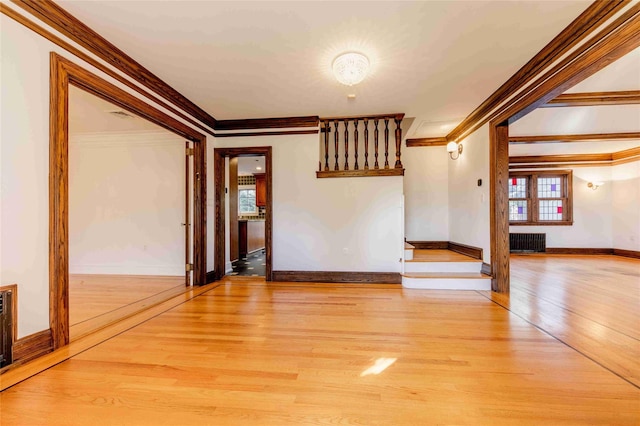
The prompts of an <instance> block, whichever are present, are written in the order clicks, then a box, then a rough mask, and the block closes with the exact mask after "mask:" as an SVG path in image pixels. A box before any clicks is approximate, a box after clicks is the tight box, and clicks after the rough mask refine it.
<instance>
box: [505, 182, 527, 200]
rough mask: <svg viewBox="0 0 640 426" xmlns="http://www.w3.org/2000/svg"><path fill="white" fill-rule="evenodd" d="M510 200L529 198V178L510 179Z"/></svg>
mask: <svg viewBox="0 0 640 426" xmlns="http://www.w3.org/2000/svg"><path fill="white" fill-rule="evenodd" d="M509 198H527V178H526V177H517V178H516V177H512V178H509Z"/></svg>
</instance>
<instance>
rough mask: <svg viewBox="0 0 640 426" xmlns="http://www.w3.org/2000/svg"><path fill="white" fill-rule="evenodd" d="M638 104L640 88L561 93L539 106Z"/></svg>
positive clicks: (639, 102)
mask: <svg viewBox="0 0 640 426" xmlns="http://www.w3.org/2000/svg"><path fill="white" fill-rule="evenodd" d="M635 104H640V90H622V91H616V92H585V93H563V94H562V95H559V96H557V97H555V98H554V99H551V100H550V101H549V102H547V103H546V104H544V105H540V106H539V108H559V107H580V106H601V105H635Z"/></svg>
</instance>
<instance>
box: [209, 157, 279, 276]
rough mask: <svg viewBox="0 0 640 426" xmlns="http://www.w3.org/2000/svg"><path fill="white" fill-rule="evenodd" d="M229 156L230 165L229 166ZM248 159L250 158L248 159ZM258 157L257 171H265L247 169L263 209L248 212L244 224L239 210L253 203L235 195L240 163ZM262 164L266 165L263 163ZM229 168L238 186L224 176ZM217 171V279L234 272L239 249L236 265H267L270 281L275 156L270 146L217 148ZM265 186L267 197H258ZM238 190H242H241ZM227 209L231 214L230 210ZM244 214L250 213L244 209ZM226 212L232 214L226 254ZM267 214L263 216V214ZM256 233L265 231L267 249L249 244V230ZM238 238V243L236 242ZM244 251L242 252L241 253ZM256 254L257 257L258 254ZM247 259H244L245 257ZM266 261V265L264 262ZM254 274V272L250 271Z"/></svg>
mask: <svg viewBox="0 0 640 426" xmlns="http://www.w3.org/2000/svg"><path fill="white" fill-rule="evenodd" d="M260 158H264V162H263V163H262V162H261V160H260ZM226 159H229V167H228V168H227V167H226V162H227V161H226ZM245 159H248V160H249V161H248V162H246V161H245ZM256 159H258V162H257V163H259V165H258V166H254V167H256V169H255V171H256V172H264V173H250V171H251V172H253V170H249V169H250V168H251V167H250V166H247V167H246V169H247V170H245V173H244V174H245V175H250V174H252V175H254V176H253V178H254V180H253V182H254V183H253V187H254V188H255V190H254V196H255V198H256V201H257V204H262V206H258V207H262V208H263V209H261V208H257V209H255V210H254V211H253V212H254V213H255V214H254V215H245V217H247V218H251V221H250V220H249V219H247V220H246V221H245V223H244V224H243V223H242V221H239V220H238V217H239V212H240V210H242V209H243V208H245V209H246V208H247V207H248V206H250V204H251V202H249V203H246V202H243V200H241V199H240V198H239V194H238V195H236V194H233V192H236V191H237V188H239V187H240V186H239V185H238V184H237V179H238V177H237V176H238V164H241V165H242V164H249V165H252V164H255V163H256V161H255V160H256ZM262 164H263V165H262ZM257 167H261V168H262V170H257ZM227 170H229V175H230V176H233V175H234V174H235V176H236V183H235V185H234V184H233V182H231V179H230V184H229V186H226V185H225V181H226V179H225V177H226V175H227ZM214 174H215V178H214V181H215V186H216V188H215V194H216V195H215V196H216V201H215V229H216V239H215V279H216V280H219V279H221V278H222V277H223V276H225V275H227V272H229V273H232V271H233V264H232V261H233V260H234V257H235V253H236V250H237V253H238V261H237V266H238V269H240V267H244V268H248V267H252V266H247V263H248V262H252V261H253V262H255V263H256V264H259V266H263V267H264V271H265V272H264V277H265V279H266V280H267V281H271V279H272V271H273V268H272V260H273V256H272V248H273V246H272V231H273V208H272V199H273V191H272V157H271V147H250V148H216V149H214ZM260 179H263V182H264V183H262V184H261V185H262V186H261V187H260V188H259V187H258V184H259V183H260V182H259V180H260ZM246 186H247V187H248V188H247V189H249V188H250V187H251V186H252V184H251V183H248V185H246ZM261 188H264V196H263V197H264V199H263V200H262V201H260V200H257V198H258V195H260V196H261V197H262V194H258V191H261V190H262V189H261ZM238 192H239V191H238ZM227 197H229V202H228V205H227V201H226V199H227ZM249 197H251V191H250V190H249ZM227 211H228V213H227ZM245 213H249V212H248V211H245ZM227 215H228V217H229V220H228V223H229V252H228V254H227V249H226V248H227V231H226V227H227ZM261 215H263V216H264V218H262V217H261ZM250 226H251V227H252V228H253V229H254V230H253V231H251V229H250V228H249V227H250ZM261 227H263V228H264V231H262V230H261ZM243 229H244V230H245V232H246V233H247V235H246V237H245V236H244V235H240V234H241V232H242V230H243ZM250 232H253V234H254V235H259V234H260V233H262V232H264V249H262V248H261V247H259V246H261V245H262V244H261V242H256V241H254V242H253V245H249V238H250V235H249V233H250ZM234 240H235V241H236V244H234V243H233V241H234ZM244 241H247V245H246V246H244V247H243V244H242V242H244ZM262 250H264V255H263V256H261V255H262ZM252 251H253V254H254V255H255V256H253V257H255V259H253V258H250V257H251V254H252ZM241 252H242V253H241ZM245 252H246V256H245V257H244V258H242V257H241V256H240V255H241V254H245ZM256 256H257V257H256ZM243 259H244V260H243ZM240 262H242V265H240ZM262 263H264V265H262ZM249 275H253V274H249Z"/></svg>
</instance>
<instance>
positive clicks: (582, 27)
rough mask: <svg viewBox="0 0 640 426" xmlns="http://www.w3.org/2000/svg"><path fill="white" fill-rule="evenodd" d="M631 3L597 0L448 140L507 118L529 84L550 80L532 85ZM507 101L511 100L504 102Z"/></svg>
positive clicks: (577, 50)
mask: <svg viewBox="0 0 640 426" xmlns="http://www.w3.org/2000/svg"><path fill="white" fill-rule="evenodd" d="M629 3H630V1H629V0H615V1H595V2H594V3H592V4H591V5H590V6H589V7H588V8H587V9H586V10H585V11H584V12H582V14H580V16H578V17H577V18H576V19H575V20H574V21H573V22H571V24H569V26H567V27H566V28H565V29H564V30H563V31H562V32H561V33H560V34H558V35H557V36H556V37H555V38H554V39H553V40H551V42H549V44H547V45H546V46H545V47H544V48H542V50H540V51H539V52H538V53H537V54H536V55H535V56H534V57H533V58H531V59H530V60H529V61H528V62H527V63H526V64H525V65H524V66H523V67H522V68H520V69H519V70H518V71H517V72H516V73H515V74H514V75H513V76H511V78H509V80H507V81H506V82H505V83H504V84H503V85H502V86H500V87H499V88H498V89H497V90H496V91H495V92H494V93H493V94H492V95H491V96H489V97H488V98H487V99H486V100H485V101H484V102H482V104H480V105H479V106H478V107H477V108H476V109H475V110H474V111H473V112H472V113H471V114H469V116H467V117H466V118H465V119H464V120H463V121H462V122H461V123H460V124H459V125H458V126H456V128H454V129H453V130H452V131H451V132H450V133H449V134H448V135H447V140H449V141H452V140H459V139H462V138H464V137H466V136H468V135H469V134H471V133H472V132H474V131H475V130H477V129H479V128H480V127H482V126H483V125H484V124H486V123H488V122H490V121H493V120H495V119H496V117H498V116H504V115H505V113H504V112H505V111H506V110H507V109H509V110H511V106H513V105H515V104H516V103H519V101H520V100H521V99H522V98H525V96H526V95H527V94H528V93H529V90H523V89H525V87H527V85H529V86H528V88H531V87H535V86H536V85H539V84H540V83H539V82H542V81H544V80H545V79H546V78H548V77H546V78H541V79H538V80H537V82H538V83H534V84H529V83H532V82H533V81H534V79H536V77H539V76H540V75H541V74H542V72H543V71H544V70H545V69H546V68H548V67H550V66H551V65H552V64H553V63H555V62H557V61H558V60H560V59H561V58H562V57H563V56H564V55H566V54H567V53H568V52H570V51H571V50H572V49H574V48H575V47H576V46H577V45H578V44H579V43H580V42H582V41H584V40H585V39H586V38H587V37H588V36H589V35H590V34H591V33H593V32H594V31H595V30H596V29H597V28H598V27H599V26H601V25H602V24H603V23H605V22H606V21H607V20H609V19H610V18H611V17H613V16H614V15H615V14H616V13H618V12H620V11H621V10H623V8H625V7H626V6H627V5H628V4H629ZM613 25H614V27H613V28H616V27H617V26H619V25H621V23H619V22H618V21H616V22H615V23H614V24H613ZM610 31H611V30H609V31H605V32H603V33H600V34H598V36H597V37H595V38H594V39H592V40H591V41H590V42H589V43H585V44H583V45H582V46H581V47H579V48H578V49H576V50H574V51H573V52H572V53H571V54H570V55H569V56H568V57H567V58H565V60H563V62H562V63H561V64H559V66H560V65H561V66H562V67H564V66H565V65H566V64H565V62H566V61H567V60H568V59H571V60H573V59H575V56H578V55H580V54H582V53H583V52H584V51H585V50H586V49H588V48H589V47H590V46H592V45H593V44H594V43H596V42H597V41H599V40H601V39H603V38H605V37H606V36H607V35H608V33H609V32H610ZM556 68H558V66H556V67H555V68H554V72H555V70H556ZM547 75H548V73H547ZM514 95H515V96H514ZM557 95H558V94H557V93H553V95H552V96H551V98H555V97H556V96H557ZM510 98H511V99H510ZM505 99H508V101H506V102H505ZM544 103H546V102H544ZM512 115H514V113H511V115H507V118H510V117H511V116H512Z"/></svg>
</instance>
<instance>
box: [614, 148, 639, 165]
mask: <svg viewBox="0 0 640 426" xmlns="http://www.w3.org/2000/svg"><path fill="white" fill-rule="evenodd" d="M638 156H640V146H637V147H635V148H629V149H625V150H622V151H618V152H612V153H611V158H612V159H613V161H614V162H615V161H617V160H625V159H628V158H635V157H638Z"/></svg>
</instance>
